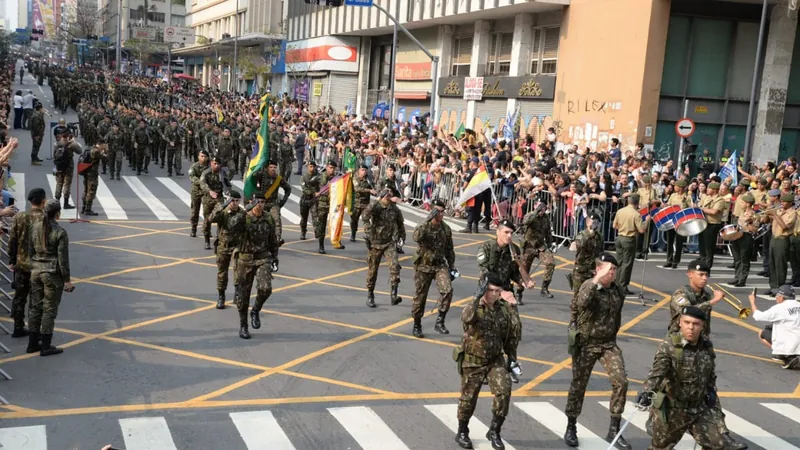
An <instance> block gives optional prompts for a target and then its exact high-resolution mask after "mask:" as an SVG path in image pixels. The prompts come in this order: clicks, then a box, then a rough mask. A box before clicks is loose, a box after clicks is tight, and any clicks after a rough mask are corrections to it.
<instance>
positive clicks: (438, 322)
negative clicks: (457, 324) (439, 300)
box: [433, 312, 450, 334]
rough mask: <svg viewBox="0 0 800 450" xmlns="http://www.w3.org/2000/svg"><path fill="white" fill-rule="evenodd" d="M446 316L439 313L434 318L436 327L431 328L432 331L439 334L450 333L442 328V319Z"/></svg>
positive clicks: (445, 328)
mask: <svg viewBox="0 0 800 450" xmlns="http://www.w3.org/2000/svg"><path fill="white" fill-rule="evenodd" d="M446 315H447V313H443V312H440V313H439V316H438V317H437V318H436V325H434V326H433V329H434V330H436V332H437V333H439V334H450V331H449V330H448V329H447V327H445V326H444V317H445V316H446Z"/></svg>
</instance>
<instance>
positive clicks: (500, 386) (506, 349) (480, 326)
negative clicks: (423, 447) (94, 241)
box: [455, 272, 519, 450]
mask: <svg viewBox="0 0 800 450" xmlns="http://www.w3.org/2000/svg"><path fill="white" fill-rule="evenodd" d="M505 284H506V281H505V280H503V277H502V276H500V275H498V274H495V273H491V272H489V273H486V274H484V276H483V277H482V278H481V281H480V283H479V285H478V289H477V290H476V291H475V296H474V297H473V300H472V301H471V302H470V303H469V304H467V306H466V307H465V308H464V310H463V311H462V312H461V322H462V324H463V327H464V334H463V337H462V338H461V347H460V348H458V349H457V352H456V354H457V355H458V357H457V364H458V373H459V375H461V397H460V398H459V401H458V413H457V418H458V431H457V432H456V437H455V441H456V443H457V444H458V445H459V446H460V447H461V448H467V449H470V448H473V445H472V440H470V438H469V419H470V418H471V417H472V414H473V413H474V412H475V406H476V405H477V404H478V395H479V394H480V391H481V386H482V385H483V381H484V380H488V381H489V388H490V389H491V391H492V394H493V395H494V401H493V402H492V422H491V424H490V425H489V431H488V432H487V433H486V438H487V439H488V440H489V442H490V443H491V444H492V448H494V449H498V450H500V449H504V448H505V445H504V444H503V440H502V438H501V437H500V430H501V428H502V426H503V422H504V421H505V419H506V415H508V406H509V403H510V401H511V383H510V380H509V374H508V371H507V370H506V367H507V362H506V360H505V359H504V358H503V353H505V354H506V356H507V358H508V361H509V362H514V361H516V359H517V345H518V344H519V334H518V333H516V332H515V331H516V329H515V327H516V325H515V323H514V311H513V310H512V308H511V306H510V305H509V304H508V303H506V302H505V301H503V299H502V293H503V290H504V289H505ZM512 299H513V297H512Z"/></svg>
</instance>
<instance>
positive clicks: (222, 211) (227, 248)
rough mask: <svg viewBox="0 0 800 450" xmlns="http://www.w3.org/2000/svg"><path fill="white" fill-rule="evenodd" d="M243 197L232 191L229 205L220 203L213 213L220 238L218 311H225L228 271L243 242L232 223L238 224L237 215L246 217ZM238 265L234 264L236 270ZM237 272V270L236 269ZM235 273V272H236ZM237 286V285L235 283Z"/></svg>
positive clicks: (217, 246)
mask: <svg viewBox="0 0 800 450" xmlns="http://www.w3.org/2000/svg"><path fill="white" fill-rule="evenodd" d="M241 198H242V196H241V194H239V193H238V192H236V191H231V195H230V199H229V200H228V202H227V203H225V204H222V203H218V204H217V206H216V207H215V208H214V211H213V212H212V213H211V218H210V220H211V222H212V223H216V224H217V229H218V230H219V236H217V239H216V240H215V241H214V251H215V252H216V254H217V293H218V294H219V299H218V300H217V309H225V289H227V288H228V270H229V269H230V266H231V258H233V253H234V251H235V250H236V247H238V246H239V244H240V242H241V233H240V230H236V229H233V228H232V227H231V223H234V224H235V223H236V221H237V217H236V216H237V215H244V209H242V208H240V207H239V201H240V200H241ZM235 267H236V264H235V263H234V268H235ZM234 270H235V269H234ZM234 273H235V272H234ZM234 284H235V283H234Z"/></svg>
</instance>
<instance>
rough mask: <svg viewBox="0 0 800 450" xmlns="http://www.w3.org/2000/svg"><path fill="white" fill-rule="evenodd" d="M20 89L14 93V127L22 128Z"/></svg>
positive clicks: (16, 128)
mask: <svg viewBox="0 0 800 450" xmlns="http://www.w3.org/2000/svg"><path fill="white" fill-rule="evenodd" d="M22 114H23V110H22V91H17V92H16V93H15V94H14V129H15V130H18V129H20V128H22Z"/></svg>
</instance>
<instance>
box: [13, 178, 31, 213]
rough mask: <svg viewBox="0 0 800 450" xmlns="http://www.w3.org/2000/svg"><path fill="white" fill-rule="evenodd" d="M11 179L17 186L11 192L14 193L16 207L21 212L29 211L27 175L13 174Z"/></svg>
mask: <svg viewBox="0 0 800 450" xmlns="http://www.w3.org/2000/svg"><path fill="white" fill-rule="evenodd" d="M11 177H12V178H14V182H16V184H15V185H14V187H12V188H11V189H10V190H11V191H12V192H14V206H16V207H17V209H18V210H20V211H25V210H27V209H28V191H26V190H25V174H24V173H16V172H13V173H12V174H11Z"/></svg>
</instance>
